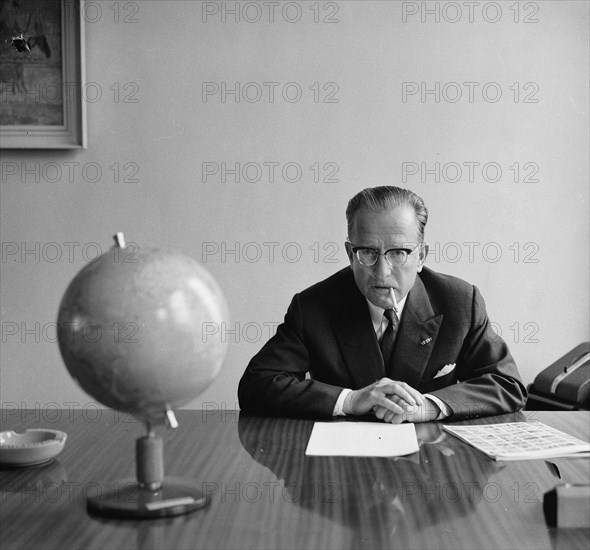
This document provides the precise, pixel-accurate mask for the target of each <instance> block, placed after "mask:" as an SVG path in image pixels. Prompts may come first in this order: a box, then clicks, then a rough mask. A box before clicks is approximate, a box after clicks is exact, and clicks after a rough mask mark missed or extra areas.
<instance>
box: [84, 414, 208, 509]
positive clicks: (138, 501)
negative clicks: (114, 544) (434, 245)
mask: <svg viewBox="0 0 590 550" xmlns="http://www.w3.org/2000/svg"><path fill="white" fill-rule="evenodd" d="M166 415H167V419H168V421H169V423H170V425H171V427H173V428H176V427H177V426H178V423H177V422H176V418H175V417H174V414H173V413H172V411H171V410H168V411H166ZM135 464H136V476H137V481H135V480H125V481H120V482H118V483H117V484H116V485H117V487H116V488H115V489H114V490H112V491H109V492H108V493H105V494H100V495H99V496H97V497H94V498H87V500H86V506H87V509H88V512H89V513H91V514H96V515H100V516H106V517H111V518H128V519H140V518H157V517H170V516H179V515H182V514H188V513H190V512H193V511H194V510H198V509H199V508H203V507H205V506H207V504H208V503H209V498H208V497H207V496H205V495H204V494H203V493H202V491H201V490H200V489H199V488H198V487H197V485H196V484H194V483H191V482H190V481H188V480H185V479H183V478H174V477H164V442H163V440H162V438H161V437H158V436H156V434H155V431H154V430H153V429H152V427H151V426H150V425H149V424H148V434H147V435H146V436H144V437H140V438H139V439H137V441H136V445H135Z"/></svg>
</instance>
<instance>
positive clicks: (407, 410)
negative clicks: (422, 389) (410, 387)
mask: <svg viewBox="0 0 590 550" xmlns="http://www.w3.org/2000/svg"><path fill="white" fill-rule="evenodd" d="M387 397H388V398H389V399H391V400H392V401H393V402H394V403H397V404H398V405H399V406H400V407H403V408H404V417H405V418H404V420H409V417H410V416H411V415H414V414H416V413H417V412H418V411H419V410H421V408H422V406H421V405H418V404H416V405H411V404H408V403H406V402H405V401H404V400H403V399H402V398H401V397H399V396H397V395H391V396H389V395H388V396H387Z"/></svg>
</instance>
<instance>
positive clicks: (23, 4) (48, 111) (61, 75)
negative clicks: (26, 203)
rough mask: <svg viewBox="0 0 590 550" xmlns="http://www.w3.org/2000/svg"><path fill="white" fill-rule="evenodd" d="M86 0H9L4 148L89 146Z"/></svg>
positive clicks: (4, 27) (0, 96)
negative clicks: (87, 126)
mask: <svg viewBox="0 0 590 550" xmlns="http://www.w3.org/2000/svg"><path fill="white" fill-rule="evenodd" d="M82 14H83V0H49V1H48V0H19V2H3V3H2V11H1V13H0V26H1V40H0V46H1V49H0V61H1V62H2V63H1V67H2V69H0V74H1V77H2V78H1V88H0V149H76V148H86V109H85V102H84V100H83V94H84V85H85V73H84V68H85V67H84V25H83V21H82Z"/></svg>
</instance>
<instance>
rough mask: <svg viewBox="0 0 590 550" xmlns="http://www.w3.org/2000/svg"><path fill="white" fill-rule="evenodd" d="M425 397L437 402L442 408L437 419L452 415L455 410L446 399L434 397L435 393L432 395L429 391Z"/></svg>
mask: <svg viewBox="0 0 590 550" xmlns="http://www.w3.org/2000/svg"><path fill="white" fill-rule="evenodd" d="M424 397H428V399H430V400H431V401H432V402H434V403H436V404H437V405H438V408H439V409H440V413H438V416H437V417H436V418H435V420H443V419H444V418H447V416H451V414H452V412H453V411H452V410H451V408H450V407H449V406H448V405H447V404H446V403H445V402H444V401H441V400H440V399H439V398H438V397H434V395H430V394H429V393H425V394H424Z"/></svg>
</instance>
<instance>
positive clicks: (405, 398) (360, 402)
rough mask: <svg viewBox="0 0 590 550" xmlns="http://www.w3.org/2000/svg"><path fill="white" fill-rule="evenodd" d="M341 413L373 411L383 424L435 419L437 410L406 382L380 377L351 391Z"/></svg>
mask: <svg viewBox="0 0 590 550" xmlns="http://www.w3.org/2000/svg"><path fill="white" fill-rule="evenodd" d="M343 412H344V413H345V414H347V415H362V414H370V413H371V412H373V413H375V416H376V417H377V418H379V419H381V420H383V421H384V422H390V423H391V424H399V423H401V422H404V421H408V422H429V421H431V420H435V419H436V418H437V417H438V415H439V413H440V409H439V407H438V405H436V403H434V401H431V400H430V399H428V398H427V397H425V396H423V395H422V394H421V393H420V392H419V391H418V390H416V389H414V388H412V386H409V385H408V384H406V383H405V382H397V381H395V380H391V379H390V378H381V380H378V381H377V382H374V383H373V384H371V385H370V386H367V387H365V388H361V389H360V390H354V391H352V392H350V393H349V394H348V395H347V396H346V399H345V400H344V406H343Z"/></svg>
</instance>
